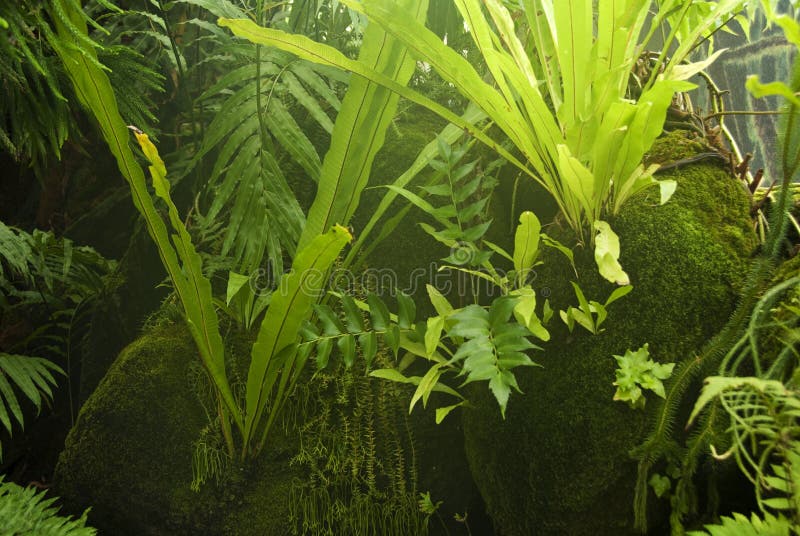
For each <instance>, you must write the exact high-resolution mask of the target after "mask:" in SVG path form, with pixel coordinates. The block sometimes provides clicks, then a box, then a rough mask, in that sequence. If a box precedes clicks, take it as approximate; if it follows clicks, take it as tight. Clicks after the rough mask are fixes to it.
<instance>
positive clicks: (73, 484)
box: [55, 322, 296, 536]
mask: <svg viewBox="0 0 800 536" xmlns="http://www.w3.org/2000/svg"><path fill="white" fill-rule="evenodd" d="M198 361H199V360H198V357H197V350H196V347H195V345H194V342H193V341H192V339H191V337H190V336H189V334H188V331H187V330H186V329H185V328H184V327H183V326H182V324H179V323H175V324H172V323H168V322H166V323H164V324H163V325H161V326H158V327H155V328H152V329H150V330H149V331H148V332H147V333H146V334H145V335H143V336H142V337H140V338H139V339H137V340H136V341H134V342H133V343H132V344H131V345H130V346H128V347H127V348H126V349H125V350H124V351H123V352H122V354H120V356H119V358H118V359H117V360H116V361H115V362H114V364H113V366H112V367H111V369H110V370H109V372H108V374H107V375H106V377H105V378H104V379H103V380H102V382H101V383H100V385H99V386H98V388H97V390H96V391H95V392H94V393H93V394H92V395H91V396H90V397H89V399H88V400H87V402H86V404H85V405H84V406H83V408H82V409H81V412H80V414H79V417H78V420H77V422H76V424H75V427H74V428H73V430H72V431H71V433H70V434H69V436H68V438H67V441H66V445H65V449H64V451H63V453H62V454H61V457H60V459H59V463H58V467H57V468H56V476H55V482H56V489H57V493H58V494H59V495H61V496H62V497H63V499H64V501H65V505H66V506H67V508H68V509H69V511H73V512H80V511H82V510H83V509H85V508H87V507H89V506H91V507H92V511H91V513H90V516H89V518H90V522H91V523H92V524H93V526H96V527H98V528H99V529H101V530H102V531H104V532H105V533H107V534H119V535H125V534H131V535H134V534H135V535H141V534H165V535H166V534H170V535H173V534H231V535H247V534H253V535H255V534H258V535H265V534H270V535H276V536H278V535H284V534H287V533H288V530H289V529H288V527H289V525H288V523H289V515H288V511H289V504H288V501H289V491H290V488H291V482H292V478H293V477H295V476H296V471H295V470H293V469H292V468H291V467H290V465H289V463H288V462H289V458H290V456H291V455H292V454H293V453H294V450H293V448H292V446H291V443H290V442H288V441H285V440H280V441H277V442H275V443H274V448H272V449H271V450H270V451H269V452H267V453H266V454H265V455H264V456H262V457H261V459H260V460H259V462H258V464H255V465H253V466H248V467H239V468H233V470H231V471H229V472H228V473H231V474H228V475H227V478H226V480H225V482H224V483H223V484H222V485H220V486H214V485H205V486H202V487H201V489H200V491H199V492H194V491H191V489H190V484H191V482H192V455H193V453H194V443H195V442H196V441H197V440H198V439H200V437H201V431H202V430H203V428H205V427H206V426H208V424H209V420H208V417H207V416H206V414H205V411H204V410H203V405H202V404H201V403H200V399H199V395H198V392H197V389H196V387H193V386H192V383H191V381H190V379H191V378H192V374H190V372H191V367H192V366H193V365H195V364H196V363H197V362H198Z"/></svg>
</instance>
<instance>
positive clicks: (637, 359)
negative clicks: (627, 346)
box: [614, 343, 675, 408]
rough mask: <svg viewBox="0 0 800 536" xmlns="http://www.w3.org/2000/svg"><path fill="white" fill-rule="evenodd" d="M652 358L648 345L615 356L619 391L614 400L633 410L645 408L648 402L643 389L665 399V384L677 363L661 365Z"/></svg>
mask: <svg viewBox="0 0 800 536" xmlns="http://www.w3.org/2000/svg"><path fill="white" fill-rule="evenodd" d="M649 357H650V352H649V351H648V349H647V344H646V343H645V345H644V346H642V347H641V348H639V349H638V350H636V351H635V352H632V351H631V350H627V351H626V352H625V355H615V356H614V359H616V360H617V365H618V368H617V371H616V377H617V379H616V381H615V382H614V385H616V386H617V391H616V392H615V393H614V400H619V401H621V402H626V403H628V405H630V406H631V407H632V408H644V404H645V402H646V400H645V398H644V394H643V393H642V389H649V390H651V391H653V392H654V393H655V394H657V395H658V396H660V397H661V398H664V397H665V396H666V395H665V393H664V384H663V383H662V380H666V379H667V378H669V377H670V376H671V375H672V369H674V368H675V363H667V364H663V365H662V364H660V363H656V362H655V361H653V360H652V359H648V358H649Z"/></svg>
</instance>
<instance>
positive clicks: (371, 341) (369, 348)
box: [358, 331, 378, 370]
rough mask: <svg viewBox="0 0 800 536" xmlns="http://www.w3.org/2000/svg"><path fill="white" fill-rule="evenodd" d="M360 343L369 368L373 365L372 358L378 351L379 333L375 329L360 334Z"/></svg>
mask: <svg viewBox="0 0 800 536" xmlns="http://www.w3.org/2000/svg"><path fill="white" fill-rule="evenodd" d="M358 344H359V345H360V346H361V352H362V353H363V354H364V361H365V364H366V368H367V370H369V367H370V366H371V365H372V360H373V359H375V355H376V354H377V353H378V335H377V333H375V332H374V331H368V332H367V333H364V334H362V335H359V336H358Z"/></svg>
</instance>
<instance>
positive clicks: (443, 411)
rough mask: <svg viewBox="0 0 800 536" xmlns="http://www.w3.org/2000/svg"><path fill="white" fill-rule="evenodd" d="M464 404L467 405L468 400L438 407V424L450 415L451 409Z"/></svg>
mask: <svg viewBox="0 0 800 536" xmlns="http://www.w3.org/2000/svg"><path fill="white" fill-rule="evenodd" d="M464 405H466V401H461V402H459V403H458V404H453V405H452V406H444V407H441V408H436V424H441V423H442V421H443V420H444V419H445V417H447V416H448V415H450V412H451V411H453V410H454V409H456V408H459V407H461V406H464Z"/></svg>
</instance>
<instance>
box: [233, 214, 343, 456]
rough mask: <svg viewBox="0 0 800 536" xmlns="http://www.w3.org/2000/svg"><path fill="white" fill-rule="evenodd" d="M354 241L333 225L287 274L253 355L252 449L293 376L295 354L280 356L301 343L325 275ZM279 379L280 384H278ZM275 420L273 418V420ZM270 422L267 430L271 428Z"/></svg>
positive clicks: (248, 427) (248, 432) (247, 437)
mask: <svg viewBox="0 0 800 536" xmlns="http://www.w3.org/2000/svg"><path fill="white" fill-rule="evenodd" d="M351 239H352V237H351V236H350V233H349V232H348V230H347V229H345V228H344V227H341V226H338V225H336V226H334V227H333V228H331V230H330V231H328V232H327V233H325V234H323V235H319V236H317V237H316V238H314V239H313V240H312V241H311V242H309V244H308V246H306V247H305V248H303V249H301V250H300V251H298V252H297V255H296V256H295V258H294V261H293V262H292V269H291V270H290V271H289V272H288V273H286V274H284V275H283V277H282V278H281V281H280V282H279V284H278V289H277V290H276V291H275V292H274V293H273V294H272V301H271V302H270V304H269V308H268V309H267V313H266V315H265V316H264V320H263V321H262V322H261V327H260V329H259V332H258V337H257V339H256V342H255V344H254V345H253V349H252V352H251V361H250V368H249V370H248V373H247V391H246V392H247V397H246V409H247V411H246V420H245V429H244V443H245V445H249V444H250V442H251V437H252V436H253V435H254V434H255V433H256V428H257V427H258V426H259V425H261V424H262V422H261V416H262V414H263V412H264V409H265V407H266V402H267V400H270V399H272V396H273V394H275V393H273V387H275V385H276V382H277V387H278V393H277V394H278V399H280V396H281V395H282V391H283V389H285V386H286V383H287V382H288V381H289V377H290V374H291V373H292V372H294V365H295V363H293V362H292V356H291V355H288V356H286V355H284V356H283V358H280V357H279V356H280V355H281V354H280V353H281V351H283V350H284V349H287V348H289V347H290V346H291V345H292V344H294V343H295V342H296V339H297V336H298V333H299V330H300V327H301V325H302V323H303V322H304V321H305V320H307V319H308V318H309V316H310V315H311V311H312V307H313V305H314V304H315V303H316V301H317V299H318V298H319V296H320V295H321V293H322V289H323V287H324V285H325V277H324V276H323V275H324V274H326V273H327V272H328V270H329V268H330V267H331V265H332V264H333V262H334V261H335V260H336V258H337V257H338V256H339V253H340V252H341V250H342V248H344V246H345V244H347V243H348V242H349V241H350V240H351ZM279 376H280V382H279ZM272 418H274V417H272ZM270 423H271V421H269V422H268V423H267V424H266V426H265V428H264V433H266V431H267V429H268V428H269V424H270Z"/></svg>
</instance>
